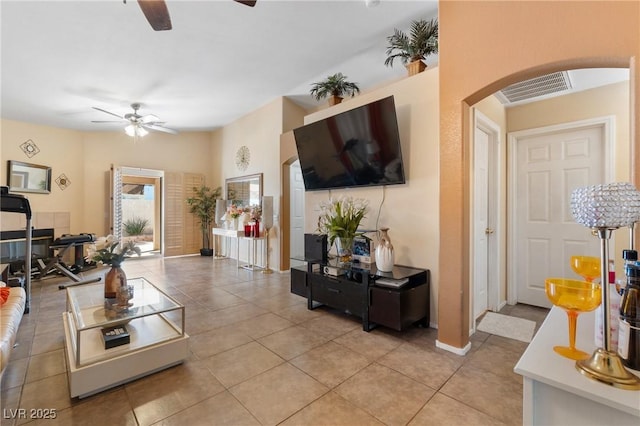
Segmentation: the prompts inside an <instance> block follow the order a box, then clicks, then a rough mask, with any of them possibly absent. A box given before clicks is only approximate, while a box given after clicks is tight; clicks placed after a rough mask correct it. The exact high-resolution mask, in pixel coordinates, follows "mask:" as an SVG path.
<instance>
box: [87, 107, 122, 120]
mask: <svg viewBox="0 0 640 426" xmlns="http://www.w3.org/2000/svg"><path fill="white" fill-rule="evenodd" d="M91 108H93V109H96V110H98V111H102V112H105V113H107V114H109V115H113V116H114V117H118V118H120V119H122V120H124V119H125V118H124V117H123V116H121V115H118V114H114V113H112V112H110V111H107V110H106V109H102V108H98V107H91Z"/></svg>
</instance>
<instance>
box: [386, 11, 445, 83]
mask: <svg viewBox="0 0 640 426" xmlns="http://www.w3.org/2000/svg"><path fill="white" fill-rule="evenodd" d="M387 41H388V42H389V46H388V47H387V59H386V60H385V61H384V64H385V65H386V66H391V67H392V66H393V61H394V60H395V59H396V58H398V59H400V61H401V62H402V63H403V64H404V65H405V66H406V67H407V70H408V72H409V75H414V74H417V73H420V72H422V71H424V70H425V69H426V67H427V65H426V64H425V63H424V62H423V60H424V59H426V57H427V56H429V55H432V54H434V53H438V20H437V19H436V18H433V19H432V20H430V21H426V20H424V19H421V20H419V21H413V22H411V28H410V31H409V34H408V35H407V34H406V33H404V32H402V31H400V30H398V29H395V28H394V30H393V35H391V36H389V37H387Z"/></svg>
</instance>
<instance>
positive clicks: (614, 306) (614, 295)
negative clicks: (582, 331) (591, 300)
mask: <svg viewBox="0 0 640 426" xmlns="http://www.w3.org/2000/svg"><path fill="white" fill-rule="evenodd" d="M621 299H622V296H620V293H619V292H618V289H617V286H616V270H615V265H614V261H613V260H609V343H610V349H611V350H612V351H614V352H615V351H616V350H617V349H618V320H619V317H620V301H621ZM603 309H604V307H603V306H602V304H600V306H598V308H597V309H596V321H595V344H596V347H598V348H602V347H603V345H604V339H603V330H604V324H603V318H602V316H603V312H602V311H603Z"/></svg>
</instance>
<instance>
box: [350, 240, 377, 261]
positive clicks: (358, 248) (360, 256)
mask: <svg viewBox="0 0 640 426" xmlns="http://www.w3.org/2000/svg"><path fill="white" fill-rule="evenodd" d="M371 244H372V241H371V239H369V238H365V237H355V238H354V239H353V248H352V250H351V251H352V255H351V258H352V259H353V260H354V261H355V262H361V263H371V252H372V250H371Z"/></svg>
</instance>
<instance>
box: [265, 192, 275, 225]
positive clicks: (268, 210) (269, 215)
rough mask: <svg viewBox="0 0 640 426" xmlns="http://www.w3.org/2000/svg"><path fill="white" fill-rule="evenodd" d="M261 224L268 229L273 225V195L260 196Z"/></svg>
mask: <svg viewBox="0 0 640 426" xmlns="http://www.w3.org/2000/svg"><path fill="white" fill-rule="evenodd" d="M262 224H263V225H264V227H265V228H267V229H270V228H271V227H272V226H273V196H271V195H265V196H264V197H262Z"/></svg>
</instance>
